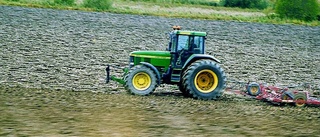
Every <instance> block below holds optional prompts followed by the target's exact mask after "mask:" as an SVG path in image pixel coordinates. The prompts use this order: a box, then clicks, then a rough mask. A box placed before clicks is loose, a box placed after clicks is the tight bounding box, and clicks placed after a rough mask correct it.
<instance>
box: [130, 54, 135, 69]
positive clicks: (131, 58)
mask: <svg viewBox="0 0 320 137" xmlns="http://www.w3.org/2000/svg"><path fill="white" fill-rule="evenodd" d="M133 59H134V57H133V56H130V58H129V68H132V67H133V66H134V60H133Z"/></svg>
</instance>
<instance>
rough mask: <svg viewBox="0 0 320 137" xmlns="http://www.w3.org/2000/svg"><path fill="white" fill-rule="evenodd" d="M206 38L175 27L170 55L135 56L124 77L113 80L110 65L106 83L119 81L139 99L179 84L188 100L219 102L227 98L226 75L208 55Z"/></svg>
mask: <svg viewBox="0 0 320 137" xmlns="http://www.w3.org/2000/svg"><path fill="white" fill-rule="evenodd" d="M206 35H207V33H206V32H199V31H183V30H180V26H174V27H173V31H172V32H170V33H169V36H170V41H169V45H168V48H167V49H166V51H134V52H131V53H130V59H129V61H130V63H129V68H128V69H124V75H123V77H122V78H116V77H115V76H111V77H110V68H109V65H108V66H107V68H106V72H107V78H106V82H107V83H108V82H109V80H110V79H111V80H114V81H118V82H119V83H121V84H123V85H124V86H125V89H126V90H127V91H128V92H129V93H132V94H136V95H149V94H151V93H153V92H154V90H155V89H156V87H157V86H159V85H160V84H164V83H165V84H175V85H178V87H179V90H180V91H181V92H182V93H183V95H184V96H186V97H192V98H196V99H202V100H212V99H217V98H219V97H220V96H221V95H222V94H223V91H224V88H225V85H226V84H225V83H226V75H225V73H224V71H223V69H222V68H221V67H220V66H219V65H218V64H217V63H220V61H219V60H218V59H216V58H215V57H213V56H211V55H206V54H205V39H206Z"/></svg>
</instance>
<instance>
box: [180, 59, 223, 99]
mask: <svg viewBox="0 0 320 137" xmlns="http://www.w3.org/2000/svg"><path fill="white" fill-rule="evenodd" d="M182 80H183V81H182V84H183V86H184V87H185V90H186V92H187V93H188V94H190V95H191V96H192V97H193V98H196V99H202V100H212V99H217V98H219V97H220V96H221V95H222V94H223V91H224V88H225V86H226V75H225V73H224V71H223V70H222V68H221V67H220V66H219V65H218V64H217V63H216V62H214V61H212V60H197V61H195V62H193V63H192V64H191V65H190V66H189V67H188V68H187V70H186V71H185V75H183V79H182Z"/></svg>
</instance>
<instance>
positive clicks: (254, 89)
mask: <svg viewBox="0 0 320 137" xmlns="http://www.w3.org/2000/svg"><path fill="white" fill-rule="evenodd" d="M247 91H248V94H249V95H251V96H257V95H259V94H260V93H261V90H260V86H259V84H258V83H255V82H253V83H250V84H249V85H248V87H247Z"/></svg>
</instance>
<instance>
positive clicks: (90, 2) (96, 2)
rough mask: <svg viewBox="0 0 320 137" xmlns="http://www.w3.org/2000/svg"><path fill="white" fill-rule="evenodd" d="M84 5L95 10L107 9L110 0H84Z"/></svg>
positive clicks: (110, 3) (109, 6)
mask: <svg viewBox="0 0 320 137" xmlns="http://www.w3.org/2000/svg"><path fill="white" fill-rule="evenodd" d="M83 5H84V7H86V8H92V9H96V10H102V11H103V10H107V9H110V8H111V6H112V1H111V0H84V4H83Z"/></svg>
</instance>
